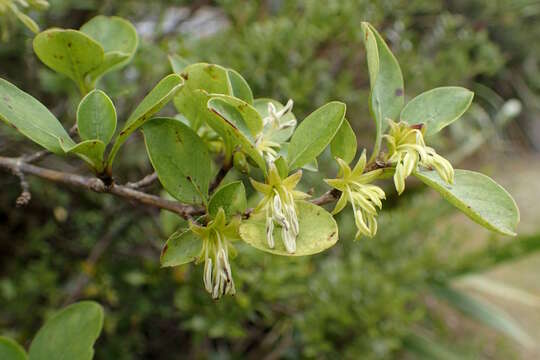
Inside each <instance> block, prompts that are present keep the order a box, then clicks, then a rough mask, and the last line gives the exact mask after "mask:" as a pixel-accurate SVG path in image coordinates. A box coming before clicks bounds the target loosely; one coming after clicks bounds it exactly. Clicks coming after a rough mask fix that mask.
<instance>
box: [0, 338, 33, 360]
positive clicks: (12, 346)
mask: <svg viewBox="0 0 540 360" xmlns="http://www.w3.org/2000/svg"><path fill="white" fill-rule="evenodd" d="M0 359H2V360H26V359H28V356H27V355H26V352H25V351H24V349H23V347H22V346H21V345H19V344H18V343H17V342H16V341H14V340H11V339H10V338H7V337H4V336H0Z"/></svg>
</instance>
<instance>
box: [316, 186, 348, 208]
mask: <svg viewBox="0 0 540 360" xmlns="http://www.w3.org/2000/svg"><path fill="white" fill-rule="evenodd" d="M340 196H341V191H339V190H338V189H332V190H328V191H327V192H325V193H324V194H322V195H321V196H319V197H318V198H315V199H311V202H312V203H313V204H315V205H319V206H321V205H325V204H329V203H331V202H334V201H336V200H337V199H339V197H340Z"/></svg>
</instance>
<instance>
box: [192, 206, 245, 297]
mask: <svg viewBox="0 0 540 360" xmlns="http://www.w3.org/2000/svg"><path fill="white" fill-rule="evenodd" d="M239 223H240V222H239V219H238V218H233V219H232V220H231V221H230V222H229V224H226V218H225V212H224V211H223V209H219V212H218V213H217V215H216V217H215V219H214V220H212V221H210V222H209V223H208V224H207V226H199V225H197V224H195V223H190V225H189V227H190V230H191V231H193V232H194V233H195V234H197V235H198V236H200V238H201V239H202V241H203V246H202V250H201V253H200V254H199V257H198V259H197V262H198V263H199V262H201V261H202V260H203V259H204V278H203V280H204V287H205V289H206V291H208V292H209V293H210V294H211V295H212V298H213V299H219V298H220V297H221V296H223V295H234V294H235V293H236V288H235V287H234V280H233V277H232V272H231V265H230V263H229V252H232V253H233V254H234V252H235V250H234V247H233V246H232V244H231V241H234V240H236V239H237V238H238V226H239Z"/></svg>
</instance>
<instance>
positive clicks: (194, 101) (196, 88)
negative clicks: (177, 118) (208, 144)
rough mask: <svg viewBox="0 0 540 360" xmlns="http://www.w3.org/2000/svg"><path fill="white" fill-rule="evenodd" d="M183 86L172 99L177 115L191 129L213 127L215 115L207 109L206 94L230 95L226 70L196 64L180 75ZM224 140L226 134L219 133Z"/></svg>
mask: <svg viewBox="0 0 540 360" xmlns="http://www.w3.org/2000/svg"><path fill="white" fill-rule="evenodd" d="M180 76H182V78H183V79H184V80H185V85H184V87H183V88H182V90H181V91H180V92H179V93H178V95H177V96H176V97H175V98H174V106H175V107H176V109H177V110H178V112H179V113H181V114H182V115H184V116H185V117H186V118H187V119H188V120H189V122H190V124H191V127H192V128H194V129H198V128H199V127H200V126H201V125H202V124H204V123H208V125H210V126H213V125H214V126H215V124H213V123H212V121H213V120H214V121H215V115H213V114H212V112H211V111H209V110H208V108H207V102H208V99H209V97H208V94H209V93H212V94H225V95H230V94H231V92H232V89H231V85H230V82H229V77H228V75H227V70H226V69H225V68H223V67H221V66H218V65H214V64H206V63H197V64H192V65H189V66H187V67H186V68H185V69H184V71H182V73H181V74H180ZM214 130H216V131H217V132H218V133H219V134H220V135H221V136H222V137H224V139H225V140H227V139H226V134H222V133H220V130H221V129H219V128H218V129H214Z"/></svg>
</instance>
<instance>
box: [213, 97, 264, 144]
mask: <svg viewBox="0 0 540 360" xmlns="http://www.w3.org/2000/svg"><path fill="white" fill-rule="evenodd" d="M209 96H210V100H209V107H211V108H212V109H214V108H216V109H217V108H226V110H224V111H227V112H228V113H230V116H229V117H228V120H231V122H232V125H233V126H235V127H236V128H238V129H239V130H240V131H242V133H243V134H244V135H246V136H247V137H248V138H249V139H250V141H251V142H253V143H254V141H255V140H254V139H255V137H256V136H257V135H258V134H259V133H260V132H261V131H262V130H263V121H262V118H261V115H259V113H258V112H257V110H256V109H255V108H254V107H253V106H251V105H250V104H248V103H247V102H245V101H243V100H240V99H238V98H235V97H232V96H229V95H223V94H209ZM223 103H226V104H227V105H229V106H227V105H224V104H223Z"/></svg>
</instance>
